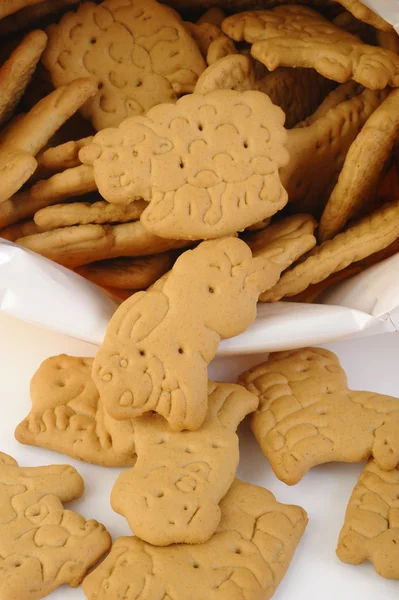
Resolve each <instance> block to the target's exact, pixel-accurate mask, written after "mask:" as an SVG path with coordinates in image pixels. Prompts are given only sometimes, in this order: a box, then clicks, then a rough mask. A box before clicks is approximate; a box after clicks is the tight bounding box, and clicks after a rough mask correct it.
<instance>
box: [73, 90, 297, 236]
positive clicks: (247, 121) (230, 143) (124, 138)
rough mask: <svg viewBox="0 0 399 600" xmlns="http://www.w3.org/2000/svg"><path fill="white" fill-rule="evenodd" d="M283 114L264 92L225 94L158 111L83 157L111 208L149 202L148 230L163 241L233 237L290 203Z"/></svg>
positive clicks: (102, 137) (97, 141)
mask: <svg viewBox="0 0 399 600" xmlns="http://www.w3.org/2000/svg"><path fill="white" fill-rule="evenodd" d="M283 123H284V113H283V112H282V110H281V109H280V108H278V107H276V106H274V105H273V104H272V102H271V101H270V99H269V98H268V97H267V96H266V95H265V94H262V93H260V92H253V91H249V92H244V93H238V92H235V91H232V90H217V91H215V92H213V93H212V94H208V95H207V96H201V95H200V94H192V95H188V96H185V97H183V98H181V99H180V100H179V101H178V102H177V104H175V105H172V104H163V105H160V106H156V107H154V108H152V109H151V110H150V111H149V112H148V113H147V115H146V116H145V117H131V118H129V119H126V120H125V121H124V122H123V123H121V125H120V126H119V128H117V129H107V130H105V131H103V132H100V133H98V134H97V135H96V136H95V138H94V141H93V145H92V146H86V147H85V148H82V150H81V151H80V153H79V157H80V159H81V161H82V162H83V163H85V164H88V165H93V166H94V176H95V179H96V183H97V186H98V188H99V191H100V193H101V195H102V196H103V197H104V198H105V199H106V200H108V201H109V202H116V203H119V202H121V203H124V202H130V201H131V200H132V198H135V197H136V198H138V197H141V198H143V199H144V200H147V201H150V204H149V206H148V208H147V209H146V210H145V211H144V213H143V214H142V216H141V221H142V223H143V225H144V226H145V227H146V229H148V230H149V231H151V232H153V233H155V234H156V235H159V236H161V237H168V238H175V239H180V238H182V239H204V238H205V239H206V238H215V237H221V236H225V235H231V234H232V233H235V232H236V231H240V230H242V229H245V227H247V226H249V225H252V224H254V223H256V222H258V221H261V220H262V219H264V218H266V217H269V216H271V215H273V214H275V213H276V212H277V211H278V210H280V209H281V208H283V206H284V205H285V204H286V202H287V195H286V193H285V190H284V188H283V187H282V185H281V183H280V177H279V169H280V167H282V166H284V165H286V164H287V162H288V153H287V151H286V149H285V142H286V133H285V130H284V127H283Z"/></svg>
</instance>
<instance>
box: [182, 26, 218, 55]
mask: <svg viewBox="0 0 399 600" xmlns="http://www.w3.org/2000/svg"><path fill="white" fill-rule="evenodd" d="M184 26H185V27H186V29H187V31H189V32H190V35H191V37H192V38H193V40H194V41H195V43H196V44H197V46H198V48H199V50H200V52H201V54H202V56H203V57H204V59H205V60H206V57H207V54H208V49H209V46H210V45H211V44H212V42H213V41H214V40H216V39H217V38H218V37H219V36H220V35H221V33H222V31H221V29H220V28H219V27H217V26H216V25H212V24H211V23H206V22H204V23H200V24H198V23H190V21H186V22H185V23H184Z"/></svg>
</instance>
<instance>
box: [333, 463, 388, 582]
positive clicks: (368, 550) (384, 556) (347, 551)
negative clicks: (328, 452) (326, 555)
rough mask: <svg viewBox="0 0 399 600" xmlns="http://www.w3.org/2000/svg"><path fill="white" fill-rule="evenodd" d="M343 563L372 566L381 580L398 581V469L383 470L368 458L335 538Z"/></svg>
mask: <svg viewBox="0 0 399 600" xmlns="http://www.w3.org/2000/svg"><path fill="white" fill-rule="evenodd" d="M337 555H338V558H340V559H341V560H342V561H343V562H345V563H349V564H351V565H359V564H360V563H363V562H365V561H366V560H368V561H370V562H372V563H373V564H374V567H375V570H376V571H377V573H378V574H379V575H381V577H386V578H387V579H399V470H398V468H396V469H393V470H392V471H383V470H382V469H380V467H379V466H378V464H377V463H376V461H375V460H373V459H371V460H369V462H368V463H367V465H366V466H365V468H364V471H363V472H362V474H361V475H360V478H359V481H358V482H357V484H356V487H355V489H354V490H353V493H352V496H351V499H350V500H349V504H348V508H347V511H346V516H345V523H344V526H343V528H342V530H341V534H340V536H339V542H338V547H337Z"/></svg>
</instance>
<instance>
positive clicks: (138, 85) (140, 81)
mask: <svg viewBox="0 0 399 600" xmlns="http://www.w3.org/2000/svg"><path fill="white" fill-rule="evenodd" d="M142 85H143V81H142V80H141V79H139V80H138V81H137V83H136V87H141V86H142Z"/></svg>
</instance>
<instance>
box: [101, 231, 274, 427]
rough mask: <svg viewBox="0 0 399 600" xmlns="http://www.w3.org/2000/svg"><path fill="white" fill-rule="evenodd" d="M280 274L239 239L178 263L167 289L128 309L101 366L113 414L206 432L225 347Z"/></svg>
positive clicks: (114, 326)
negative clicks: (217, 363)
mask: <svg viewBox="0 0 399 600" xmlns="http://www.w3.org/2000/svg"><path fill="white" fill-rule="evenodd" d="M280 272H281V266H278V264H276V263H274V262H273V261H272V260H270V259H268V258H267V257H265V256H259V257H255V258H253V257H252V252H251V250H250V249H249V247H248V246H247V245H246V244H245V242H243V241H241V240H239V239H237V238H224V239H220V240H213V241H207V242H203V243H202V244H200V245H199V246H198V247H197V248H196V249H195V250H190V251H188V252H185V253H184V254H182V255H181V256H180V257H179V258H178V259H177V261H176V263H175V264H174V266H173V269H172V270H171V271H170V273H169V274H168V275H167V276H166V278H165V281H164V283H163V285H162V288H161V289H159V288H157V289H153V290H150V291H147V292H139V293H137V294H134V295H133V296H132V297H131V298H129V299H128V300H127V301H126V302H124V303H123V304H122V305H121V306H120V307H119V308H118V310H117V311H116V313H115V315H114V316H113V317H112V319H111V321H110V323H109V325H108V328H107V332H106V335H105V339H104V342H103V344H102V346H101V347H100V349H99V351H98V353H97V355H96V358H95V360H94V366H93V380H94V383H95V385H96V386H97V388H98V390H99V392H100V396H101V399H102V401H103V403H104V406H105V409H106V410H107V411H108V412H109V414H110V415H111V416H112V417H114V418H115V419H131V418H134V417H139V416H140V415H142V414H143V413H145V412H149V411H156V412H158V413H159V414H161V415H162V416H164V417H165V418H166V419H167V420H168V422H169V425H170V426H171V428H172V429H173V430H175V431H181V430H183V429H191V430H195V429H198V427H200V425H201V424H202V423H203V421H204V419H205V415H206V411H207V385H208V374H207V368H208V364H209V362H210V361H211V360H212V359H213V357H214V356H215V354H216V351H217V348H218V345H219V342H220V341H221V339H224V338H230V337H234V336H235V335H238V334H239V333H242V332H243V331H245V329H246V328H247V327H248V326H249V325H250V324H251V323H252V322H253V321H254V320H255V316H256V304H257V301H258V297H259V294H260V293H261V291H262V290H264V289H268V288H269V287H271V285H273V282H275V281H276V280H278V278H279V276H280Z"/></svg>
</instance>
